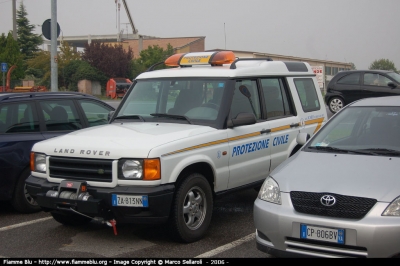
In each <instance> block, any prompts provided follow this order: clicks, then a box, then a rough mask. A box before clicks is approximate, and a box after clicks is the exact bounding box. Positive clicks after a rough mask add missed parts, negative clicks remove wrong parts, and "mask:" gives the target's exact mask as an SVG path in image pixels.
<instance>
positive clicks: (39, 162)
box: [30, 152, 47, 173]
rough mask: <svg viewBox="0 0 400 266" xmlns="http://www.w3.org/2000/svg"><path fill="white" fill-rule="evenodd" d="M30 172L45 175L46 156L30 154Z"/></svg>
mask: <svg viewBox="0 0 400 266" xmlns="http://www.w3.org/2000/svg"><path fill="white" fill-rule="evenodd" d="M30 163H31V171H34V172H40V173H46V170H47V166H46V155H45V154H42V153H34V152H31V162H30Z"/></svg>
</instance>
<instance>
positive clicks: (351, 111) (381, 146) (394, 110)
mask: <svg viewBox="0 0 400 266" xmlns="http://www.w3.org/2000/svg"><path fill="white" fill-rule="evenodd" d="M306 148H307V150H308V151H316V150H318V151H325V152H348V153H370V154H373V155H376V154H390V155H397V156H398V155H400V107H397V106H396V107H349V108H346V109H344V110H343V111H341V112H340V113H338V114H337V115H336V116H335V117H333V118H332V120H331V121H329V122H328V123H327V124H326V126H325V127H323V128H321V130H320V131H319V132H318V133H317V135H315V137H314V138H313V139H312V140H311V141H310V142H309V143H308V144H307V146H306Z"/></svg>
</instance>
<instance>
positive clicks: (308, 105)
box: [294, 78, 321, 112]
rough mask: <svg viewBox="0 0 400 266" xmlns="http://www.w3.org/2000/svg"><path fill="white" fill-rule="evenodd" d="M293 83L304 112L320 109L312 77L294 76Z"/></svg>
mask: <svg viewBox="0 0 400 266" xmlns="http://www.w3.org/2000/svg"><path fill="white" fill-rule="evenodd" d="M294 84H295V85H296V90H297V93H298V95H299V97H300V101H301V106H302V107H303V111H304V112H312V111H317V110H320V109H321V105H320V103H319V100H318V95H317V92H316V89H315V86H314V81H313V79H311V78H296V79H294Z"/></svg>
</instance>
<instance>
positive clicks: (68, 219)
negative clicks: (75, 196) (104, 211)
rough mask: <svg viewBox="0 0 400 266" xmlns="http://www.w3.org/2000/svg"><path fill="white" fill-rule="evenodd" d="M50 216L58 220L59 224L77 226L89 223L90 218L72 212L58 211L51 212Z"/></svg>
mask: <svg viewBox="0 0 400 266" xmlns="http://www.w3.org/2000/svg"><path fill="white" fill-rule="evenodd" d="M51 216H53V218H54V220H56V221H57V222H59V223H60V224H63V225H66V226H79V225H84V224H87V223H89V222H90V221H91V220H92V219H90V218H88V217H85V216H82V215H79V214H74V213H65V214H63V213H58V212H51Z"/></svg>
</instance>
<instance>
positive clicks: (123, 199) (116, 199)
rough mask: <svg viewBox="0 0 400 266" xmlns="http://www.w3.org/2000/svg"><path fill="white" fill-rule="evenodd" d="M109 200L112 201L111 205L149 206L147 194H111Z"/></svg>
mask: <svg viewBox="0 0 400 266" xmlns="http://www.w3.org/2000/svg"><path fill="white" fill-rule="evenodd" d="M111 201H112V206H123V207H149V198H148V197H147V196H130V195H117V194H112V199H111Z"/></svg>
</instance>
